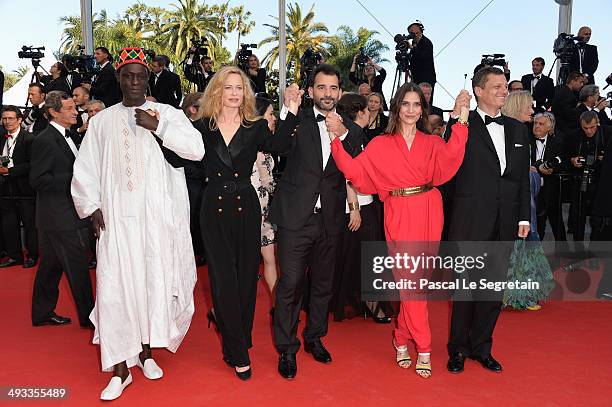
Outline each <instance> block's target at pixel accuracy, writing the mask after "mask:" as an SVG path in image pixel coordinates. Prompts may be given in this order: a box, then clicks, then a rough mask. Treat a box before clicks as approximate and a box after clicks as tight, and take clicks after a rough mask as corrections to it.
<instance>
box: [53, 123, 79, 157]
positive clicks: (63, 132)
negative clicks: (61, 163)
mask: <svg viewBox="0 0 612 407" xmlns="http://www.w3.org/2000/svg"><path fill="white" fill-rule="evenodd" d="M49 124H50V125H52V126H53V127H55V128H56V129H57V131H59V132H60V134H61V135H62V136H64V140H66V143H68V147H70V150H72V154H74V156H75V157H76V156H77V154H78V153H79V150H77V148H76V144H74V141H72V139H71V138H70V137H66V132H67V131H68V130H66V129H65V128H64V127H62V126H60V125H59V124H57V123H56V122H54V121H50V122H49Z"/></svg>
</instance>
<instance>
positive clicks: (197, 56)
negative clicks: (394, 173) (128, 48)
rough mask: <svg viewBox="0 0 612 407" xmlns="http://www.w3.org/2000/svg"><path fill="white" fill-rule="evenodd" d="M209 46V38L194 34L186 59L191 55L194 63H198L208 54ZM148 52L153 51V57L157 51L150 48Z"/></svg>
mask: <svg viewBox="0 0 612 407" xmlns="http://www.w3.org/2000/svg"><path fill="white" fill-rule="evenodd" d="M209 47H210V46H209V44H208V39H207V38H206V37H200V38H198V37H196V36H193V37H191V48H190V49H189V51H187V57H186V58H185V59H187V58H188V57H191V58H192V64H194V65H197V64H198V63H199V62H200V60H201V59H202V57H206V56H208V48H209ZM148 52H150V53H153V57H154V56H155V52H153V51H149V50H148Z"/></svg>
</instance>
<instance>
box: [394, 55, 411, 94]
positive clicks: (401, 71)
mask: <svg viewBox="0 0 612 407" xmlns="http://www.w3.org/2000/svg"><path fill="white" fill-rule="evenodd" d="M402 75H403V76H404V78H403V79H402ZM411 79H412V78H411V76H410V72H409V69H408V66H405V65H403V64H402V63H398V64H397V68H395V77H394V78H393V87H392V88H391V89H393V91H392V95H395V92H397V90H398V89H399V88H400V87H401V86H402V85H403V84H404V83H406V82H409V81H410V80H411Z"/></svg>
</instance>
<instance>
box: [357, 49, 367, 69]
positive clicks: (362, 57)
mask: <svg viewBox="0 0 612 407" xmlns="http://www.w3.org/2000/svg"><path fill="white" fill-rule="evenodd" d="M368 59H369V57H368V56H367V55H366V53H365V52H364V50H363V47H361V48H359V54H358V55H357V59H356V60H355V63H356V64H357V66H358V67H359V68H360V69H363V68H364V67H365V65H366V64H367V63H368Z"/></svg>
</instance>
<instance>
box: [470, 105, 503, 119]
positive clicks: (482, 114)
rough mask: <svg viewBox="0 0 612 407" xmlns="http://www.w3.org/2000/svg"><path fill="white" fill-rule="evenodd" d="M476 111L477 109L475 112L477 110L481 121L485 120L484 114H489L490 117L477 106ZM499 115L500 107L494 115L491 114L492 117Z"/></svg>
mask: <svg viewBox="0 0 612 407" xmlns="http://www.w3.org/2000/svg"><path fill="white" fill-rule="evenodd" d="M476 111H477V112H478V114H479V115H480V118H481V119H482V121H483V122H484V121H485V116H489V117H491V116H490V115H489V114H487V113H485V112H483V111H482V110H481V109H480V107H477V108H476ZM499 116H501V109H500V110H498V111H497V114H496V115H495V116H493V117H499Z"/></svg>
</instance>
